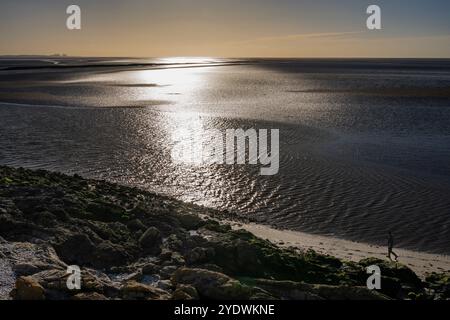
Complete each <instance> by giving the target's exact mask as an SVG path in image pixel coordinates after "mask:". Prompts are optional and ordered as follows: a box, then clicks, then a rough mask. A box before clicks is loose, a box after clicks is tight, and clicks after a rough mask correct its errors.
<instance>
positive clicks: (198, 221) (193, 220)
mask: <svg viewBox="0 0 450 320" xmlns="http://www.w3.org/2000/svg"><path fill="white" fill-rule="evenodd" d="M177 219H178V221H180V224H181V226H182V227H183V228H185V229H186V230H197V229H198V228H200V227H201V226H203V225H204V224H205V221H204V220H203V219H202V218H200V217H199V216H196V215H193V214H180V215H178V216H177Z"/></svg>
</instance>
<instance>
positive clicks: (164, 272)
mask: <svg viewBox="0 0 450 320" xmlns="http://www.w3.org/2000/svg"><path fill="white" fill-rule="evenodd" d="M177 269H178V267H177V266H165V267H163V268H162V269H161V270H160V271H159V274H160V276H161V279H170V277H172V275H173V274H174V272H175V271H176V270H177Z"/></svg>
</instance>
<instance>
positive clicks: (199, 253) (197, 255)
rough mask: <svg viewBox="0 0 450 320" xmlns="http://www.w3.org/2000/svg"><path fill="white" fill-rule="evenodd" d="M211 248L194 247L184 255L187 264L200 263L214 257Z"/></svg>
mask: <svg viewBox="0 0 450 320" xmlns="http://www.w3.org/2000/svg"><path fill="white" fill-rule="evenodd" d="M214 253H215V252H214V249H213V248H198V247H197V248H194V249H192V250H191V251H190V252H188V253H187V255H186V260H187V262H188V263H189V264H191V265H193V264H201V263H205V262H208V261H210V260H212V259H213V258H214Z"/></svg>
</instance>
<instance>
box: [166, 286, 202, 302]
mask: <svg viewBox="0 0 450 320" xmlns="http://www.w3.org/2000/svg"><path fill="white" fill-rule="evenodd" d="M198 299H199V296H198V292H197V289H195V288H194V287H193V286H190V285H183V284H180V285H178V286H177V288H176V289H175V291H174V292H173V294H172V300H198Z"/></svg>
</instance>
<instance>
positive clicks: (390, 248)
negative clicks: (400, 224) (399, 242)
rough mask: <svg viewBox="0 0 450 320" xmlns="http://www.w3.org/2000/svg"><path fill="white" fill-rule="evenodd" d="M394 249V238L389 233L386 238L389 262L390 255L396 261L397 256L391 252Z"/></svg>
mask: <svg viewBox="0 0 450 320" xmlns="http://www.w3.org/2000/svg"><path fill="white" fill-rule="evenodd" d="M393 248H394V237H393V236H392V232H390V231H389V236H388V255H387V257H388V258H389V260H391V261H392V258H391V254H392V255H394V257H395V261H398V255H397V254H396V253H395V252H394V251H393V250H392V249H393Z"/></svg>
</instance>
